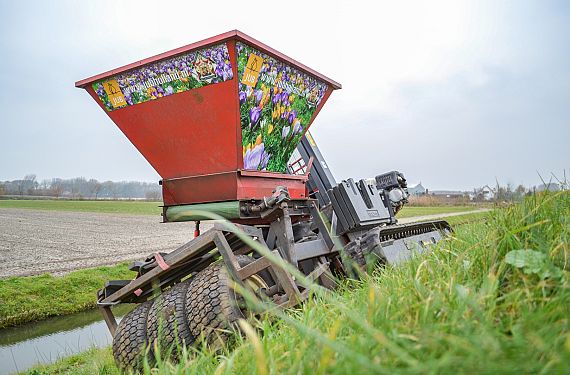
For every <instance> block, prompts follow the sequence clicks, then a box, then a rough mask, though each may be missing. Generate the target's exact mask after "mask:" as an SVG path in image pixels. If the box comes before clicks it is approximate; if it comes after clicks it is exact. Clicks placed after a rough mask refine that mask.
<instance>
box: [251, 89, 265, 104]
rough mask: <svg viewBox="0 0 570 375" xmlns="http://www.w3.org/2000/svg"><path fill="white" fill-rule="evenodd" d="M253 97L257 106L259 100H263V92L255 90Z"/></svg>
mask: <svg viewBox="0 0 570 375" xmlns="http://www.w3.org/2000/svg"><path fill="white" fill-rule="evenodd" d="M253 95H254V96H255V102H256V103H257V104H259V102H260V101H261V98H263V91H261V90H255V92H254V94H253Z"/></svg>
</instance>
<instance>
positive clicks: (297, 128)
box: [293, 119, 303, 134]
mask: <svg viewBox="0 0 570 375" xmlns="http://www.w3.org/2000/svg"><path fill="white" fill-rule="evenodd" d="M302 131H303V127H302V126H301V121H299V120H298V119H295V122H294V123H293V134H299V133H300V132H302Z"/></svg>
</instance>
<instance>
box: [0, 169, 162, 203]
mask: <svg viewBox="0 0 570 375" xmlns="http://www.w3.org/2000/svg"><path fill="white" fill-rule="evenodd" d="M0 195H16V196H45V197H54V198H70V199H137V198H138V199H149V200H160V199H161V198H162V194H161V187H160V186H159V185H158V183H149V182H140V181H119V182H115V181H103V182H100V181H97V180H96V179H93V178H91V179H89V180H88V179H86V178H85V177H76V178H70V179H63V178H51V179H44V180H41V181H38V180H37V178H36V175H34V174H28V175H26V176H24V178H22V179H19V180H13V181H0Z"/></svg>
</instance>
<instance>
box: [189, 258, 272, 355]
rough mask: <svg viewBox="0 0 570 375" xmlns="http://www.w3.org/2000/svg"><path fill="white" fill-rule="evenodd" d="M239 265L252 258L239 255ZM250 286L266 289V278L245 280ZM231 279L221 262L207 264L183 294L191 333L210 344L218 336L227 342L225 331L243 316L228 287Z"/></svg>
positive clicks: (237, 301) (238, 300) (251, 260)
mask: <svg viewBox="0 0 570 375" xmlns="http://www.w3.org/2000/svg"><path fill="white" fill-rule="evenodd" d="M237 259H238V263H239V265H240V266H241V267H243V266H245V265H247V264H249V263H251V262H253V261H254V259H253V258H251V257H248V256H238V257H237ZM247 282H248V284H249V285H250V286H252V287H253V289H260V288H267V284H266V281H264V280H263V278H262V277H260V276H258V275H253V276H252V277H251V278H248V280H247ZM231 285H232V281H231V278H230V276H229V274H228V272H227V270H226V268H225V266H224V263H223V262H217V263H213V264H211V265H209V266H208V267H207V268H205V269H204V270H202V271H201V272H200V273H198V274H197V275H196V276H195V277H194V281H193V282H192V284H191V285H190V287H189V288H188V292H187V293H186V311H187V314H188V316H187V319H188V324H189V326H190V331H191V333H192V335H193V336H194V337H196V338H198V337H200V335H203V338H204V339H205V340H206V342H207V343H209V344H214V343H215V342H216V341H217V340H216V339H217V338H220V339H221V340H222V341H226V339H227V338H228V331H229V330H230V329H232V328H233V327H235V326H236V323H237V321H238V320H239V319H242V318H245V315H244V313H243V311H242V309H240V300H241V299H242V298H241V297H240V298H238V296H236V293H235V291H234V290H233V289H232V287H231Z"/></svg>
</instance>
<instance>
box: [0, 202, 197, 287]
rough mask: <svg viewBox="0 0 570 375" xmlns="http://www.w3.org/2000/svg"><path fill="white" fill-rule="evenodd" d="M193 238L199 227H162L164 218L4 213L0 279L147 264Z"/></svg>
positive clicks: (1, 212)
mask: <svg viewBox="0 0 570 375" xmlns="http://www.w3.org/2000/svg"><path fill="white" fill-rule="evenodd" d="M204 229H205V228H204ZM193 233H194V226H193V223H168V224H162V223H160V217H159V216H144V215H117V214H96V213H83V212H62V211H35V210H25V209H24V210H22V209H8V208H2V209H0V259H1V260H2V261H1V262H0V278H4V277H8V276H23V275H35V274H41V273H45V272H52V273H56V274H58V273H64V272H66V271H71V270H74V269H78V268H86V267H93V266H97V265H102V264H115V263H117V262H120V261H126V260H137V259H142V258H144V257H146V256H147V255H149V254H151V253H153V252H157V251H166V252H169V251H172V250H174V249H175V248H176V247H178V246H180V245H182V244H183V243H185V242H187V241H188V240H190V239H191V238H192V237H193Z"/></svg>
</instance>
